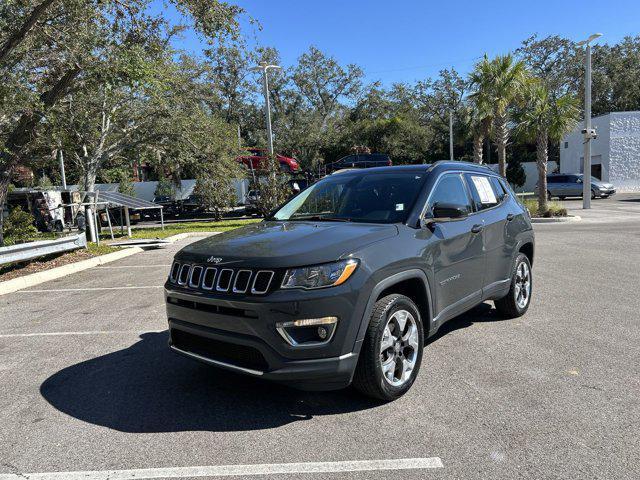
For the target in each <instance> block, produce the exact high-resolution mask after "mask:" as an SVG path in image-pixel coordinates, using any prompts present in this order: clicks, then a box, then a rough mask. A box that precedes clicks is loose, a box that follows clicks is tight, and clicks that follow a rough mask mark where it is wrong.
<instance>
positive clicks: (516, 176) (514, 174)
mask: <svg viewBox="0 0 640 480" xmlns="http://www.w3.org/2000/svg"><path fill="white" fill-rule="evenodd" d="M506 179H507V181H508V182H509V183H510V184H511V185H513V186H515V187H521V186H523V185H524V184H525V182H526V181H527V174H526V173H525V171H524V168H522V163H520V160H518V159H512V160H511V161H510V162H509V164H508V165H507V176H506Z"/></svg>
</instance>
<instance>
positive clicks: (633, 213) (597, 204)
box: [562, 193, 640, 223]
mask: <svg viewBox="0 0 640 480" xmlns="http://www.w3.org/2000/svg"><path fill="white" fill-rule="evenodd" d="M562 204H563V205H564V206H565V207H566V208H567V211H568V213H569V215H578V216H580V217H582V220H583V221H586V222H595V223H618V222H634V221H636V222H640V193H619V194H617V195H614V196H613V197H611V198H596V199H594V200H591V208H590V209H589V210H584V209H583V208H582V199H581V198H575V199H573V198H572V199H565V200H562Z"/></svg>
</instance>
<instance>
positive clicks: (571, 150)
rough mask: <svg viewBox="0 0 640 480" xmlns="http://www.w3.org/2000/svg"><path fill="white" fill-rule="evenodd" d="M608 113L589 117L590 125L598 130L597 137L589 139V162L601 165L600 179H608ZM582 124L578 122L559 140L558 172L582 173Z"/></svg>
mask: <svg viewBox="0 0 640 480" xmlns="http://www.w3.org/2000/svg"><path fill="white" fill-rule="evenodd" d="M609 119H610V115H602V116H600V117H595V118H593V119H591V125H592V127H593V128H595V129H596V132H598V138H596V139H595V140H592V141H591V164H592V165H598V164H600V165H601V166H602V178H601V180H603V181H605V182H608V181H609V137H610V124H609ZM583 127H584V124H583V123H582V122H580V124H579V125H577V126H576V128H575V129H573V131H572V132H571V133H569V134H568V135H566V136H565V137H564V139H563V140H562V141H561V142H560V172H561V173H582V171H583V165H582V159H583V158H584V137H583V136H582V133H581V132H582V128H583Z"/></svg>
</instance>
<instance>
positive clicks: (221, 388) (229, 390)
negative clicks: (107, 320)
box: [40, 304, 501, 433]
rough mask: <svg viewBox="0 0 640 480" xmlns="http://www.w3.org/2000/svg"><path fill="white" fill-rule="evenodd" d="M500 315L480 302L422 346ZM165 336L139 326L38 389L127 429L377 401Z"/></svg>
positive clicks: (57, 402)
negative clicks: (206, 353) (289, 381)
mask: <svg viewBox="0 0 640 480" xmlns="http://www.w3.org/2000/svg"><path fill="white" fill-rule="evenodd" d="M500 320H501V319H500V318H499V317H498V316H497V314H496V312H495V310H494V309H492V308H491V307H490V306H489V305H488V304H482V305H479V306H478V307H476V308H474V309H473V310H471V311H470V312H467V313H466V314H464V315H461V316H459V317H457V318H454V319H452V320H450V321H449V322H447V323H445V324H444V325H443V326H442V327H441V328H440V330H439V331H438V333H437V334H436V335H435V336H434V337H432V338H430V339H429V340H428V341H427V346H428V344H430V343H433V342H435V341H437V340H438V339H439V338H441V337H443V336H444V335H446V334H447V333H449V332H452V331H454V330H458V329H460V328H467V327H470V326H471V325H473V324H474V323H478V322H493V321H500ZM167 340H168V332H166V331H165V332H154V333H144V334H142V335H141V336H140V341H138V342H136V343H135V344H133V345H131V346H130V347H128V348H126V349H123V350H118V351H115V352H112V353H108V354H106V355H102V356H99V357H96V358H93V359H91V360H87V361H84V362H81V363H77V364H75V365H71V366H69V367H67V368H64V369H63V370H60V371H59V372H57V373H55V374H54V375H52V376H51V377H49V378H48V379H47V380H45V381H44V383H43V384H42V385H41V386H40V393H41V394H42V396H43V397H44V398H45V399H46V400H47V401H48V402H49V403H50V404H51V405H52V406H53V407H55V408H56V409H58V410H59V411H61V412H63V413H65V414H67V415H70V416H72V417H74V418H77V419H78V420H81V421H84V422H88V423H92V424H95V425H101V426H104V427H108V428H112V429H115V430H119V431H122V432H130V433H158V432H178V431H194V430H196V431H198V430H201V431H244V430H260V429H267V428H275V427H279V426H282V425H286V424H289V423H291V422H296V421H301V420H309V419H311V418H313V417H314V416H317V415H335V414H341V413H348V412H353V411H359V410H365V409H369V408H375V407H377V406H380V405H381V403H380V402H378V401H375V400H371V399H368V398H366V397H364V396H362V395H361V394H359V393H358V392H356V391H354V390H353V389H350V388H349V389H345V390H341V391H335V392H303V391H298V390H294V389H290V388H287V387H285V386H282V385H278V384H275V383H270V382H266V381H262V380H259V379H255V378H251V377H245V376H243V375H237V374H234V373H231V372H226V371H224V370H220V369H216V368H213V367H210V366H208V365H204V364H200V363H198V362H195V361H193V360H190V359H187V358H184V357H182V356H180V355H178V354H176V353H174V352H172V351H171V350H169V348H168V347H167ZM423 368H424V366H423Z"/></svg>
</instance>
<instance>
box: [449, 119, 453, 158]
mask: <svg viewBox="0 0 640 480" xmlns="http://www.w3.org/2000/svg"><path fill="white" fill-rule="evenodd" d="M449 158H450V159H451V160H453V113H452V111H451V110H449Z"/></svg>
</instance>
